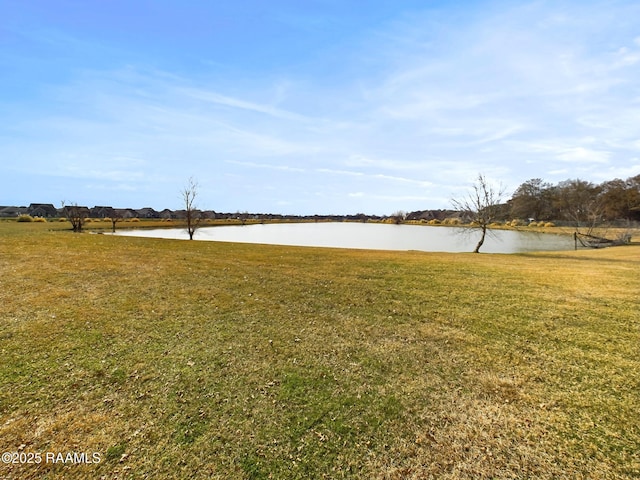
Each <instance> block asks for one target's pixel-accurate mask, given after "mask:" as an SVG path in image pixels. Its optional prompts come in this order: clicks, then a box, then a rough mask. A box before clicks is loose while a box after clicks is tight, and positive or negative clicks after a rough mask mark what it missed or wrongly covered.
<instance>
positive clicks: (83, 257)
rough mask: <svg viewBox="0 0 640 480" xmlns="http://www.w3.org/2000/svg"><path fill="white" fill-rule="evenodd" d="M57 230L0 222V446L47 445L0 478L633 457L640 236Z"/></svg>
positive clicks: (540, 474)
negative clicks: (627, 240) (571, 244)
mask: <svg viewBox="0 0 640 480" xmlns="http://www.w3.org/2000/svg"><path fill="white" fill-rule="evenodd" d="M61 228H62V227H61V226H58V225H54V224H17V223H12V222H4V223H0V279H1V280H0V281H1V287H2V288H0V298H1V301H2V313H1V320H0V353H1V356H2V362H1V363H0V452H20V453H24V454H31V459H32V460H36V459H37V457H35V454H36V453H39V454H41V455H42V460H41V461H40V462H35V463H32V464H26V465H25V464H19V463H15V464H14V463H6V462H4V463H0V478H3V479H5V478H6V479H14V478H15V479H18V478H19V479H25V478H26V479H29V478H33V479H36V478H38V479H40V478H48V479H58V478H60V479H62V478H64V479H69V478H71V479H74V478H78V479H81V478H107V479H111V478H202V479H204V478H248V479H259V478H287V479H289V478H301V479H302V478H384V479H404V478H416V479H418V478H445V479H446V478H450V479H453V478H549V479H550V478H563V477H564V478H576V479H579V478H634V477H637V476H638V475H640V453H639V452H640V359H639V356H638V353H639V351H638V345H639V340H640V313H639V308H638V292H640V246H635V245H633V246H628V247H618V248H612V249H602V250H593V251H578V252H561V253H553V252H552V253H541V254H527V255H473V254H441V253H437V254H435V253H433V254H432V253H418V252H375V251H355V250H353V251H350V250H338V249H315V248H295V247H279V246H257V245H249V244H225V243H215V242H188V241H177V240H176V241H174V240H161V239H145V238H135V237H122V236H110V235H93V234H73V233H70V232H67V231H63V230H60V229H61ZM56 229H57V230H56ZM47 452H51V453H54V454H58V453H62V454H64V455H66V454H67V453H73V452H76V453H77V454H81V453H85V454H86V456H85V457H82V456H80V455H79V456H78V457H77V458H76V459H77V460H79V459H83V458H86V459H88V460H92V461H93V459H95V457H92V454H93V453H94V452H95V453H96V454H97V456H98V458H99V460H100V461H99V463H88V462H85V463H84V464H73V463H71V462H68V461H67V462H66V463H63V462H60V461H57V462H56V463H54V462H52V461H51V462H48V461H47V457H45V454H46V453H47ZM3 458H4V457H3ZM14 458H17V459H18V460H28V457H27V455H22V456H20V455H19V454H18V455H16V456H14ZM55 458H56V459H57V460H59V459H60V457H55ZM49 459H50V457H49Z"/></svg>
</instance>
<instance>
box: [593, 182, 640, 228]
mask: <svg viewBox="0 0 640 480" xmlns="http://www.w3.org/2000/svg"><path fill="white" fill-rule="evenodd" d="M600 189H601V192H600V198H601V202H602V208H603V212H604V215H605V218H606V219H607V220H620V219H625V220H636V219H639V218H640V215H639V214H640V175H637V176H635V177H631V178H628V179H627V180H621V179H619V178H616V179H614V180H610V181H608V182H604V183H603V184H601V185H600Z"/></svg>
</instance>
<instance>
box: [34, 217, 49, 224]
mask: <svg viewBox="0 0 640 480" xmlns="http://www.w3.org/2000/svg"><path fill="white" fill-rule="evenodd" d="M33 221H34V222H38V223H47V219H46V218H44V217H35V218H34V219H33Z"/></svg>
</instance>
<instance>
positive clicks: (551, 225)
mask: <svg viewBox="0 0 640 480" xmlns="http://www.w3.org/2000/svg"><path fill="white" fill-rule="evenodd" d="M544 226H545V227H555V226H556V224H555V223H553V222H547V223H545V224H544Z"/></svg>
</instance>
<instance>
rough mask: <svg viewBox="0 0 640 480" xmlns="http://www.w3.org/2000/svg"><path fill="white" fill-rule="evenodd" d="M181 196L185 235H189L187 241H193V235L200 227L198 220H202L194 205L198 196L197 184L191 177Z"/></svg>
mask: <svg viewBox="0 0 640 480" xmlns="http://www.w3.org/2000/svg"><path fill="white" fill-rule="evenodd" d="M181 194H182V201H183V202H184V209H185V216H186V220H187V233H188V234H189V240H193V235H194V234H195V233H196V230H197V229H198V227H199V226H200V220H201V219H202V216H201V215H200V211H199V210H198V209H197V208H196V204H195V199H196V197H197V196H198V182H196V180H195V179H194V178H193V177H190V178H189V181H188V182H187V184H186V185H185V187H184V188H183V189H182V191H181Z"/></svg>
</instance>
